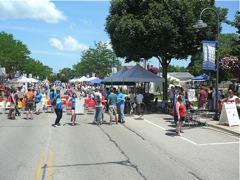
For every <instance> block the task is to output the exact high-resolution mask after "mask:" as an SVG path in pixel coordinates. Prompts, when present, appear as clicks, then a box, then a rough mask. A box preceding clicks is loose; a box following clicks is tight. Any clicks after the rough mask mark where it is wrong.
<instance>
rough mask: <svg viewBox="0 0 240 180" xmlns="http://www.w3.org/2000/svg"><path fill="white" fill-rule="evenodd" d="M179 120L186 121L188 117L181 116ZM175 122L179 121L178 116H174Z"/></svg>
mask: <svg viewBox="0 0 240 180" xmlns="http://www.w3.org/2000/svg"><path fill="white" fill-rule="evenodd" d="M179 121H180V122H183V121H186V117H180V119H179ZM174 122H175V123H177V122H178V116H174Z"/></svg>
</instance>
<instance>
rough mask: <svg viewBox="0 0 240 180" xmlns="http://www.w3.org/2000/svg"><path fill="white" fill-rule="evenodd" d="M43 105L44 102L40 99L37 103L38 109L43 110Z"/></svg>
mask: <svg viewBox="0 0 240 180" xmlns="http://www.w3.org/2000/svg"><path fill="white" fill-rule="evenodd" d="M42 107H43V105H42V102H41V101H40V102H39V103H37V104H36V111H38V110H39V111H41V109H42Z"/></svg>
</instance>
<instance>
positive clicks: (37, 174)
mask: <svg viewBox="0 0 240 180" xmlns="http://www.w3.org/2000/svg"><path fill="white" fill-rule="evenodd" d="M43 159H44V154H43V153H41V155H40V159H39V163H38V167H37V171H36V177H35V179H36V180H38V179H39V177H40V173H41V169H42V163H43Z"/></svg>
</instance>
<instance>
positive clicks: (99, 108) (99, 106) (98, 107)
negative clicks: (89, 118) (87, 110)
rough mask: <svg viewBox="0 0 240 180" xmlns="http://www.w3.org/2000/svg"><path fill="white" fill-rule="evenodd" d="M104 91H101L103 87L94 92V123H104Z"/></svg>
mask: <svg viewBox="0 0 240 180" xmlns="http://www.w3.org/2000/svg"><path fill="white" fill-rule="evenodd" d="M101 99H102V93H101V89H98V90H96V93H95V94H94V101H95V109H96V111H95V116H94V120H93V123H95V124H97V125H101V124H102V102H101Z"/></svg>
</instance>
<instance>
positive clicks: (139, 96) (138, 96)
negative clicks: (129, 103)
mask: <svg viewBox="0 0 240 180" xmlns="http://www.w3.org/2000/svg"><path fill="white" fill-rule="evenodd" d="M136 101H137V112H138V113H140V111H141V110H140V109H141V103H142V102H143V95H142V94H141V93H140V92H139V91H138V93H137V97H136Z"/></svg>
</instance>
